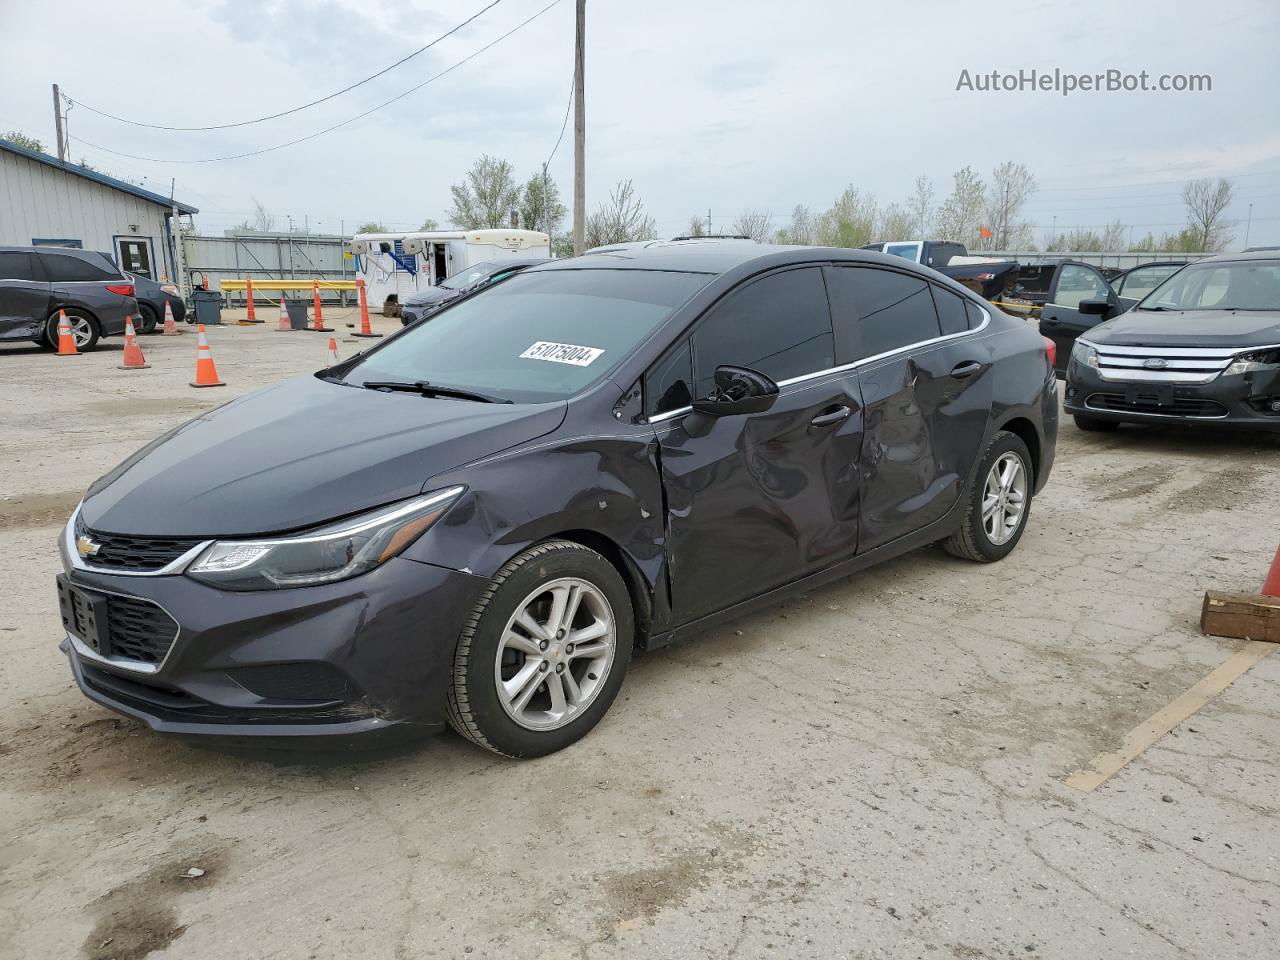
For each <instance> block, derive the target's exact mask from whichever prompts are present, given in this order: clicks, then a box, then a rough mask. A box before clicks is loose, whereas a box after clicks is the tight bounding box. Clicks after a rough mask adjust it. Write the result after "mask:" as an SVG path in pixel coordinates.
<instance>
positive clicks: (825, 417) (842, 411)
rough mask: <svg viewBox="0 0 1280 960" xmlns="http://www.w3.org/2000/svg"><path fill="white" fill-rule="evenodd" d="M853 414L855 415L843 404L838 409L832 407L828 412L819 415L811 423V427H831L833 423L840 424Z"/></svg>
mask: <svg viewBox="0 0 1280 960" xmlns="http://www.w3.org/2000/svg"><path fill="white" fill-rule="evenodd" d="M851 413H853V411H852V410H850V409H849V408H848V407H846V406H844V405H843V404H841V405H840V406H838V407H832V408H831V409H830V410H826V411H824V412H822V413H820V414H818V415H817V416H816V417H814V418H813V419H812V420H810V421H809V425H810V426H814V427H829V426H831V424H833V423H839V422H840V421H841V420H847V419H848V418H849V414H851Z"/></svg>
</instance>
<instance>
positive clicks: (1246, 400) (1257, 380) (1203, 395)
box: [1063, 358, 1280, 431]
mask: <svg viewBox="0 0 1280 960" xmlns="http://www.w3.org/2000/svg"><path fill="white" fill-rule="evenodd" d="M1274 402H1280V372H1277V371H1264V372H1258V373H1246V374H1243V375H1232V376H1227V375H1225V374H1224V375H1219V376H1218V377H1215V378H1214V379H1213V380H1211V381H1209V382H1208V383H1174V384H1165V383H1157V382H1145V381H1131V380H1108V379H1105V378H1103V377H1102V375H1101V374H1100V373H1099V372H1098V370H1097V369H1096V368H1094V367H1090V366H1086V365H1084V364H1082V363H1080V362H1078V361H1077V360H1075V359H1074V358H1073V359H1072V360H1071V362H1070V363H1069V364H1068V365H1067V382H1066V394H1065V396H1064V398H1063V409H1065V410H1066V411H1067V413H1070V414H1078V415H1080V416H1086V417H1092V418H1094V419H1097V420H1110V421H1115V422H1121V423H1162V422H1163V423H1168V422H1177V423H1188V424H1200V425H1204V426H1218V427H1227V428H1244V429H1253V430H1275V431H1280V411H1273V410H1271V409H1270V406H1271V404H1272V403H1274Z"/></svg>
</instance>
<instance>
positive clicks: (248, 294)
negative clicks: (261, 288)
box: [240, 276, 262, 327]
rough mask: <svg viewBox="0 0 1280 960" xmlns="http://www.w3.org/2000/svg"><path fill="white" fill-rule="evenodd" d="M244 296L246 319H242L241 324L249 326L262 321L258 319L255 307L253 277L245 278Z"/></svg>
mask: <svg viewBox="0 0 1280 960" xmlns="http://www.w3.org/2000/svg"><path fill="white" fill-rule="evenodd" d="M244 297H245V308H244V319H243V320H241V321H240V326H242V327H247V326H248V325H249V324H251V323H262V321H261V320H259V319H258V313H257V311H256V310H254V309H253V277H248V276H246V277H245V278H244Z"/></svg>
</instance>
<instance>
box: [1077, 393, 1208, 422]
mask: <svg viewBox="0 0 1280 960" xmlns="http://www.w3.org/2000/svg"><path fill="white" fill-rule="evenodd" d="M1085 406H1086V407H1090V408H1092V409H1094V410H1114V411H1116V412H1117V413H1156V414H1161V415H1163V416H1166V417H1203V418H1206V419H1213V418H1215V417H1225V416H1226V415H1227V408H1226V407H1225V406H1223V405H1222V404H1221V403H1219V402H1218V401H1217V400H1204V399H1201V398H1200V397H1180V396H1178V395H1177V394H1176V393H1175V394H1174V397H1173V403H1172V404H1168V403H1164V404H1162V403H1161V402H1160V397H1159V396H1158V395H1157V394H1155V393H1142V392H1141V391H1138V392H1135V393H1134V394H1133V396H1132V398H1130V397H1129V396H1127V395H1125V394H1123V393H1091V394H1090V395H1089V399H1088V400H1086V401H1085Z"/></svg>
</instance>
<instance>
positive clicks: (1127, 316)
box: [1083, 310, 1280, 348]
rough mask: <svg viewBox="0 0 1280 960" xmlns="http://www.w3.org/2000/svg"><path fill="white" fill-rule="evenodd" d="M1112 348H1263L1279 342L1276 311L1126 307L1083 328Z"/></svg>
mask: <svg viewBox="0 0 1280 960" xmlns="http://www.w3.org/2000/svg"><path fill="white" fill-rule="evenodd" d="M1083 337H1084V339H1086V340H1088V341H1090V342H1092V343H1102V344H1109V345H1111V346H1114V347H1120V346H1132V347H1149V346H1162V347H1241V348H1245V347H1263V346H1270V345H1272V344H1280V313H1276V312H1273V311H1267V310H1257V311H1247V310H1188V311H1186V312H1185V313H1173V312H1166V311H1163V310H1130V311H1129V312H1128V313H1122V314H1120V316H1118V317H1116V318H1115V319H1114V320H1108V321H1107V322H1106V323H1100V324H1098V325H1097V326H1096V327H1094V328H1093V329H1091V330H1087V331H1085V333H1084V334H1083Z"/></svg>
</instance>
